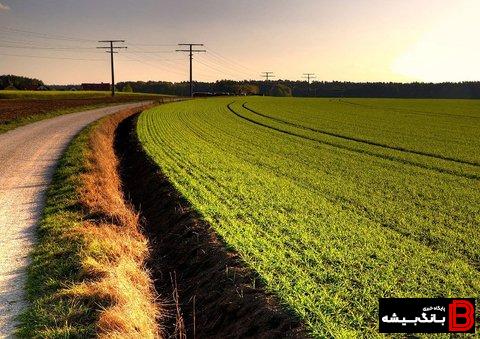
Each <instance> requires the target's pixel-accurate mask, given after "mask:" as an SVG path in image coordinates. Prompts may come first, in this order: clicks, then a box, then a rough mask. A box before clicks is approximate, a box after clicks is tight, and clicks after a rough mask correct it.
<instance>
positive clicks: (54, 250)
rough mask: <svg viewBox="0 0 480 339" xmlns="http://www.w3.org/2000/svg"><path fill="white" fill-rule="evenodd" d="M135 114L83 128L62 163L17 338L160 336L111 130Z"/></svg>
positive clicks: (141, 241) (144, 247)
mask: <svg viewBox="0 0 480 339" xmlns="http://www.w3.org/2000/svg"><path fill="white" fill-rule="evenodd" d="M137 112H138V109H137V110H127V111H123V112H121V113H117V114H114V115H112V116H108V117H106V118H103V119H102V120H100V121H99V122H98V123H95V124H93V125H91V126H90V127H88V128H86V129H85V130H84V131H83V132H81V133H80V134H79V135H78V136H77V137H76V138H75V139H74V140H73V141H72V142H71V144H70V146H69V147H68V149H67V151H66V152H65V154H64V155H63V157H62V158H61V160H60V162H59V165H58V167H57V170H56V172H55V174H54V177H53V181H52V183H51V185H50V187H49V189H48V192H47V198H46V204H45V209H44V212H43V216H42V218H41V221H40V223H39V225H38V230H37V242H36V245H35V248H34V250H33V253H32V255H31V264H30V266H29V269H28V278H27V295H28V300H29V302H30V305H29V307H28V309H27V310H26V312H25V313H24V314H23V315H22V317H21V325H20V326H19V328H18V332H17V334H18V335H19V336H22V337H92V336H96V335H99V336H101V337H106V336H108V337H117V336H122V337H142V338H155V337H159V336H160V333H159V329H158V326H157V321H158V317H159V315H160V309H159V306H158V305H157V304H156V302H155V301H156V300H155V299H156V295H155V291H154V287H153V283H152V280H151V278H150V275H149V273H148V271H147V270H146V269H145V268H144V262H145V260H146V258H147V256H148V243H147V240H146V239H145V237H144V236H143V235H142V234H141V232H140V230H139V217H138V215H137V214H136V213H135V212H134V210H133V209H132V208H131V207H130V206H129V205H128V204H127V203H125V200H124V199H123V194H122V191H121V183H120V179H119V176H118V174H117V165H118V163H117V159H116V157H115V153H114V150H113V138H114V133H115V129H116V126H117V125H118V123H119V122H120V121H122V120H123V119H124V118H125V117H128V116H129V115H132V114H134V113H137Z"/></svg>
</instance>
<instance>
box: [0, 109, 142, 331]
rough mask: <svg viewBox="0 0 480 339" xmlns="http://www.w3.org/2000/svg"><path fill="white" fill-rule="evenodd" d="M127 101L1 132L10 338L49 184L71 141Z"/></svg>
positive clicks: (5, 308)
mask: <svg viewBox="0 0 480 339" xmlns="http://www.w3.org/2000/svg"><path fill="white" fill-rule="evenodd" d="M144 104H145V103H143V104H142V103H135V104H125V105H119V106H113V107H107V108H101V109H96V110H91V111H85V112H79V113H73V114H68V115H63V116H59V117H56V118H53V119H49V120H43V121H40V122H37V123H33V124H30V125H27V126H23V127H20V128H17V129H15V130H12V131H10V132H7V133H4V134H0V338H3V337H10V336H11V334H12V331H13V330H14V328H15V325H16V321H15V318H16V316H17V315H18V314H19V313H20V312H21V311H22V309H23V308H24V306H25V301H24V283H25V278H26V266H27V264H28V255H29V252H30V249H31V248H32V245H33V243H34V230H35V226H36V224H37V222H38V220H39V218H40V216H41V212H42V207H43V203H44V195H45V191H46V188H47V186H48V184H49V182H50V180H51V177H52V174H53V170H54V169H55V165H56V163H57V161H58V159H59V157H60V156H61V154H62V152H63V150H64V149H65V148H66V146H67V145H68V143H69V141H70V140H71V139H72V138H73V137H74V136H75V135H76V134H77V133H78V132H79V131H80V130H81V129H82V128H84V127H85V126H87V125H88V124H89V123H91V122H93V121H95V120H97V119H99V118H101V117H103V116H105V115H108V114H112V113H114V112H117V111H119V110H121V109H124V108H131V107H137V106H141V105H144Z"/></svg>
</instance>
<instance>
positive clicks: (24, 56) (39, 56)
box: [0, 53, 105, 61]
mask: <svg viewBox="0 0 480 339" xmlns="http://www.w3.org/2000/svg"><path fill="white" fill-rule="evenodd" d="M0 55H2V56H14V57H19V58H38V59H53V60H79V61H105V60H104V59H84V58H67V57H48V56H41V55H25V54H10V53H0Z"/></svg>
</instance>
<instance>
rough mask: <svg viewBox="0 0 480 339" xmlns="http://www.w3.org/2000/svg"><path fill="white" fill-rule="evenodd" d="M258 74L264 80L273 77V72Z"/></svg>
mask: <svg viewBox="0 0 480 339" xmlns="http://www.w3.org/2000/svg"><path fill="white" fill-rule="evenodd" d="M260 76H261V77H262V78H265V81H268V80H270V79H271V78H275V75H273V72H262V74H261V75H260Z"/></svg>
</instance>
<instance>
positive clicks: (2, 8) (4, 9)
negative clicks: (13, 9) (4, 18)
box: [0, 2, 10, 11]
mask: <svg viewBox="0 0 480 339" xmlns="http://www.w3.org/2000/svg"><path fill="white" fill-rule="evenodd" d="M9 10H10V7H9V6H8V5H4V4H2V3H1V2H0V11H9Z"/></svg>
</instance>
